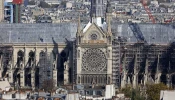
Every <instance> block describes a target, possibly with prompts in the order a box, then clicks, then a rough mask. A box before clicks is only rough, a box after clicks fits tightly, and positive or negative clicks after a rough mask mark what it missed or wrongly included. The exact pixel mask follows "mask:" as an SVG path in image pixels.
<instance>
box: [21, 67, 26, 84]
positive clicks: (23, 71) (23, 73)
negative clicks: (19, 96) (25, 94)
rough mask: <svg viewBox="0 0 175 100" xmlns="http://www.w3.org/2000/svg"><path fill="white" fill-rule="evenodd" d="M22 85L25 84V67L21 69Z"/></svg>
mask: <svg viewBox="0 0 175 100" xmlns="http://www.w3.org/2000/svg"><path fill="white" fill-rule="evenodd" d="M20 86H21V87H24V86H25V70H24V69H22V70H20Z"/></svg>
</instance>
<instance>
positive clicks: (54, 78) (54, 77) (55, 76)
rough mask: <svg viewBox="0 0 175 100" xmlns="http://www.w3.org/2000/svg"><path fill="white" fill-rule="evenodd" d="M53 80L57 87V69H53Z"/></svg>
mask: <svg viewBox="0 0 175 100" xmlns="http://www.w3.org/2000/svg"><path fill="white" fill-rule="evenodd" d="M53 80H54V81H55V87H57V70H56V69H54V70H53Z"/></svg>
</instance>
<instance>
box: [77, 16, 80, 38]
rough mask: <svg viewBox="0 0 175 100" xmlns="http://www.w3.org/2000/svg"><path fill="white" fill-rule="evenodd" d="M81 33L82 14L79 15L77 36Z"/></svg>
mask: <svg viewBox="0 0 175 100" xmlns="http://www.w3.org/2000/svg"><path fill="white" fill-rule="evenodd" d="M80 34H81V20H80V15H79V17H78V26H77V34H76V35H77V36H79V35H80Z"/></svg>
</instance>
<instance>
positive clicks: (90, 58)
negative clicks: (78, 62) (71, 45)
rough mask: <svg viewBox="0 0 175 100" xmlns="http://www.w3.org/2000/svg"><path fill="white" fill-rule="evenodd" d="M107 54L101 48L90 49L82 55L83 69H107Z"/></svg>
mask: <svg viewBox="0 0 175 100" xmlns="http://www.w3.org/2000/svg"><path fill="white" fill-rule="evenodd" d="M106 61H107V60H106V56H105V54H104V52H103V51H102V50H100V49H88V50H86V51H85V52H84V54H83V57H82V71H93V72H94V71H106V65H107V64H106Z"/></svg>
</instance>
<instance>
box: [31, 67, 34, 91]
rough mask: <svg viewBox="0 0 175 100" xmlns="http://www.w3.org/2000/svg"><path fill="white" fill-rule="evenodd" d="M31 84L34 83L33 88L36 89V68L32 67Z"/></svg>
mask: <svg viewBox="0 0 175 100" xmlns="http://www.w3.org/2000/svg"><path fill="white" fill-rule="evenodd" d="M31 85H32V89H33V90H34V89H35V70H34V69H32V70H31Z"/></svg>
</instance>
